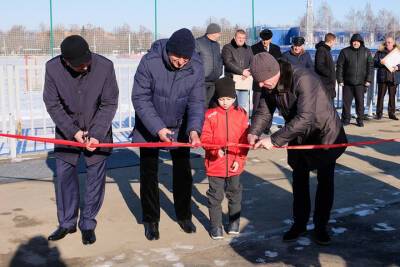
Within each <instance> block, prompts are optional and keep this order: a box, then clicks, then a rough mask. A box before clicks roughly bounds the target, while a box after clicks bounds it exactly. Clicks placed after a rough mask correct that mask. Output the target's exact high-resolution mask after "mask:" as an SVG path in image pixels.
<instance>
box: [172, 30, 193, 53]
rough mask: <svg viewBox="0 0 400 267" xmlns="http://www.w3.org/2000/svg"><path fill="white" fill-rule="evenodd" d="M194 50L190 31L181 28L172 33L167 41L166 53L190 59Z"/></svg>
mask: <svg viewBox="0 0 400 267" xmlns="http://www.w3.org/2000/svg"><path fill="white" fill-rule="evenodd" d="M194 48H195V40H194V37H193V34H192V32H191V31H190V30H188V29H186V28H182V29H180V30H177V31H176V32H174V33H173V34H172V35H171V37H170V38H169V40H168V41H167V52H171V53H174V54H176V55H178V56H183V57H187V58H191V57H192V55H193V52H194Z"/></svg>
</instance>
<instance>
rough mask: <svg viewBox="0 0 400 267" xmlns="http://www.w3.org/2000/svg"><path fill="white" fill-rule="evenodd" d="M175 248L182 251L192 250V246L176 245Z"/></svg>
mask: <svg viewBox="0 0 400 267" xmlns="http://www.w3.org/2000/svg"><path fill="white" fill-rule="evenodd" d="M175 248H177V249H184V250H192V249H194V246H192V245H179V244H178V245H176V246H175Z"/></svg>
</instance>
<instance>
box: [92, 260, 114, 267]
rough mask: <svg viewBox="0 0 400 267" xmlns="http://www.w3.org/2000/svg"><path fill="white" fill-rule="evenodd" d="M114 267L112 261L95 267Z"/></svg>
mask: <svg viewBox="0 0 400 267" xmlns="http://www.w3.org/2000/svg"><path fill="white" fill-rule="evenodd" d="M111 266H113V262H112V261H106V262H104V263H102V264H100V265H96V266H95V267H111Z"/></svg>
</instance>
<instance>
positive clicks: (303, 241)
mask: <svg viewBox="0 0 400 267" xmlns="http://www.w3.org/2000/svg"><path fill="white" fill-rule="evenodd" d="M297 244H299V245H301V246H309V245H310V244H311V240H310V239H309V238H307V237H300V238H299V239H298V240H297Z"/></svg>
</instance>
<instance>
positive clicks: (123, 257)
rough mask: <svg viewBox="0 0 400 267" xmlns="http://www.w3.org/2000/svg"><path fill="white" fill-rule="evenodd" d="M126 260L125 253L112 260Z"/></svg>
mask: <svg viewBox="0 0 400 267" xmlns="http://www.w3.org/2000/svg"><path fill="white" fill-rule="evenodd" d="M125 258H126V255H125V253H122V254H120V255H117V256H114V257H113V258H112V259H113V260H114V261H122V260H123V259H125Z"/></svg>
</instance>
